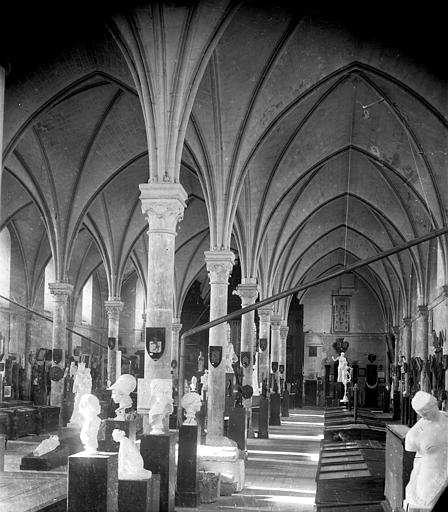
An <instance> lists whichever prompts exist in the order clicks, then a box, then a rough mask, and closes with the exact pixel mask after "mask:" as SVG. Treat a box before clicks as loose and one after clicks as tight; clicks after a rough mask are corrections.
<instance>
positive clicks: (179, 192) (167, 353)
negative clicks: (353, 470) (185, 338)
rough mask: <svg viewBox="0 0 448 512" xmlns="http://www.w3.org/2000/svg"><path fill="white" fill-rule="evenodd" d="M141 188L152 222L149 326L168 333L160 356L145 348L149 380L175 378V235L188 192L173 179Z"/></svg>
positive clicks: (143, 206) (149, 246)
mask: <svg viewBox="0 0 448 512" xmlns="http://www.w3.org/2000/svg"><path fill="white" fill-rule="evenodd" d="M140 191H141V194H140V200H141V202H142V212H143V213H144V215H145V216H146V219H147V221H148V225H149V229H148V279H147V294H146V297H147V298H146V327H153V328H154V327H157V328H159V329H161V332H163V333H164V337H165V348H164V352H163V354H162V356H161V357H160V358H159V359H158V360H156V361H154V360H153V359H152V358H151V357H150V356H149V354H148V352H147V351H145V380H146V381H150V380H152V379H156V378H157V379H170V381H171V361H172V353H173V347H172V338H173V336H172V324H173V297H174V251H175V237H176V227H177V223H178V222H179V221H180V220H181V219H182V218H183V213H184V209H185V206H186V205H185V200H186V199H187V193H186V192H185V190H184V188H183V187H182V185H180V183H169V182H167V183H164V182H162V183H158V182H151V183H144V184H142V185H140ZM147 385H149V382H147Z"/></svg>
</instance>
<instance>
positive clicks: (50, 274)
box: [44, 258, 55, 311]
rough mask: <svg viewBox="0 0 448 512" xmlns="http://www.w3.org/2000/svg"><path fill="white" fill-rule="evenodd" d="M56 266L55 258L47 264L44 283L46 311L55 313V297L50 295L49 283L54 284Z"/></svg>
mask: <svg viewBox="0 0 448 512" xmlns="http://www.w3.org/2000/svg"><path fill="white" fill-rule="evenodd" d="M54 282H55V278H54V265H53V258H51V259H50V261H49V262H48V263H47V266H46V267H45V282H44V309H45V311H53V295H52V294H51V293H50V288H49V286H48V284H49V283H54Z"/></svg>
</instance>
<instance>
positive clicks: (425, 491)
mask: <svg viewBox="0 0 448 512" xmlns="http://www.w3.org/2000/svg"><path fill="white" fill-rule="evenodd" d="M411 403H412V408H413V409H414V411H415V412H416V413H417V414H418V415H419V416H421V418H420V419H419V420H418V421H417V423H416V424H415V425H414V426H413V427H412V428H411V429H410V430H409V431H408V433H407V434H406V438H405V449H406V450H407V451H412V452H416V454H415V459H414V467H413V469H412V473H411V477H410V480H409V483H408V485H407V486H406V497H405V500H404V503H403V508H404V510H405V511H409V512H411V511H413V510H418V511H423V510H427V511H428V512H429V511H431V510H432V509H433V507H434V505H435V504H436V503H437V500H438V499H439V497H440V496H441V494H442V493H443V491H444V490H445V488H446V487H447V486H448V414H447V413H445V412H442V411H439V408H438V406H437V399H436V398H435V397H434V396H432V395H430V394H429V393H426V392H425V391H417V393H416V394H415V396H414V398H413V399H412V402H411Z"/></svg>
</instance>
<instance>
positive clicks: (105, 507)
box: [67, 452, 118, 512]
mask: <svg viewBox="0 0 448 512" xmlns="http://www.w3.org/2000/svg"><path fill="white" fill-rule="evenodd" d="M87 510H95V512H118V453H86V452H80V453H76V454H75V455H70V457H69V458H68V492H67V512H86V511H87Z"/></svg>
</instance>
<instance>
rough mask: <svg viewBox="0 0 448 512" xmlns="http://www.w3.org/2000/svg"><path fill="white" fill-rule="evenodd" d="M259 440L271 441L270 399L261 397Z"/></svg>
mask: <svg viewBox="0 0 448 512" xmlns="http://www.w3.org/2000/svg"><path fill="white" fill-rule="evenodd" d="M258 438H259V439H269V399H268V398H265V397H264V396H262V397H260V415H259V418H258Z"/></svg>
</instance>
